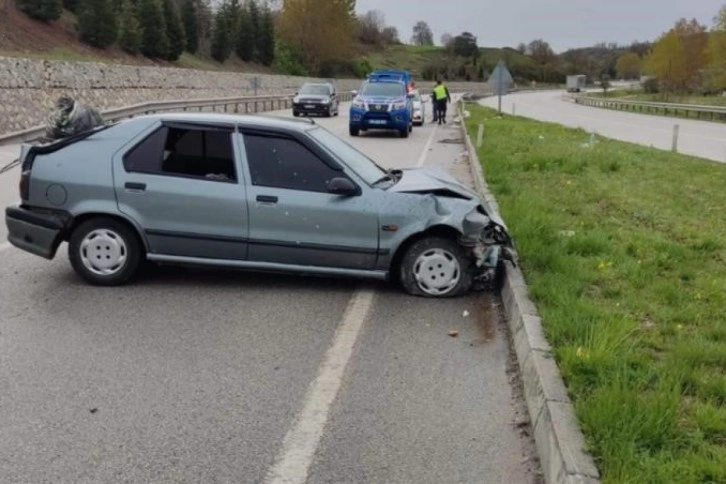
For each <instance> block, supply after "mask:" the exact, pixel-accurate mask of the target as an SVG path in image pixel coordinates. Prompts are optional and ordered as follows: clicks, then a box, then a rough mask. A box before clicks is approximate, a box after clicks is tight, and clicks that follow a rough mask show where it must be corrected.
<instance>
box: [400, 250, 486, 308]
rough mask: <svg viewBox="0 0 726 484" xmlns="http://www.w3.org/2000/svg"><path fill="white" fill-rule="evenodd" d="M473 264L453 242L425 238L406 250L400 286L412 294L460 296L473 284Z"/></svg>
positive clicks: (437, 296)
mask: <svg viewBox="0 0 726 484" xmlns="http://www.w3.org/2000/svg"><path fill="white" fill-rule="evenodd" d="M473 264H474V261H473V259H471V258H470V257H467V255H466V252H465V249H464V248H463V247H462V246H460V245H459V244H458V243H457V242H456V241H454V240H451V239H447V238H444V237H426V238H423V239H420V240H417V241H416V242H414V243H413V244H412V245H411V246H410V247H409V248H408V249H407V250H406V252H405V254H404V255H403V258H402V259H401V264H400V267H399V270H398V275H399V280H400V283H401V286H403V289H404V290H405V291H406V292H407V293H408V294H411V295H413V296H420V297H428V298H451V297H459V296H461V295H463V294H465V293H466V292H468V291H469V290H470V289H471V287H472V285H473V275H472V272H473V271H472V267H473Z"/></svg>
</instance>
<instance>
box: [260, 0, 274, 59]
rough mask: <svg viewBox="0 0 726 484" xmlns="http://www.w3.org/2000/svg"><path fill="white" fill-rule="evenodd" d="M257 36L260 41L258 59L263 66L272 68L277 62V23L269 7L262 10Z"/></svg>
mask: <svg viewBox="0 0 726 484" xmlns="http://www.w3.org/2000/svg"><path fill="white" fill-rule="evenodd" d="M257 36H258V39H259V43H258V50H257V53H258V59H259V61H260V62H261V63H262V64H264V65H266V66H270V65H272V62H273V61H274V60H275V21H274V19H273V18H272V12H271V11H270V9H269V8H268V7H267V6H265V8H264V9H263V10H262V15H261V16H260V28H259V30H258V31H257Z"/></svg>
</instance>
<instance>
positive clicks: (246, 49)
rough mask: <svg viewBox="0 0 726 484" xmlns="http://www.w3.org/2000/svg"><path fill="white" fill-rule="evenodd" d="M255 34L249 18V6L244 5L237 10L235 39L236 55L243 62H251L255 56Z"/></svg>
mask: <svg viewBox="0 0 726 484" xmlns="http://www.w3.org/2000/svg"><path fill="white" fill-rule="evenodd" d="M255 35H256V31H255V25H253V23H252V19H251V18H250V12H249V8H248V7H247V6H245V8H242V9H240V12H239V18H238V20H237V35H236V39H235V52H236V53H237V57H239V58H240V59H242V60H243V61H245V62H252V61H253V60H254V58H255Z"/></svg>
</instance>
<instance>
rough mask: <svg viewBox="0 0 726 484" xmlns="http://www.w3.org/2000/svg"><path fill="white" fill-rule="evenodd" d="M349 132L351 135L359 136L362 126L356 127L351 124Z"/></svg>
mask: <svg viewBox="0 0 726 484" xmlns="http://www.w3.org/2000/svg"><path fill="white" fill-rule="evenodd" d="M348 132H349V133H350V135H351V136H358V135H359V134H360V128H354V127H352V126H350V127H349V128H348Z"/></svg>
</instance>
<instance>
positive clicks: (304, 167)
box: [244, 135, 341, 193]
mask: <svg viewBox="0 0 726 484" xmlns="http://www.w3.org/2000/svg"><path fill="white" fill-rule="evenodd" d="M244 143H245V148H246V151H247V162H248V165H249V169H250V177H251V181H252V184H253V185H255V186H261V187H271V188H284V189H290V190H302V191H311V192H325V193H327V191H328V190H327V186H328V182H329V181H330V180H332V179H333V178H335V177H337V176H340V175H341V173H340V172H339V171H337V170H334V169H333V168H331V167H329V166H328V165H326V164H325V163H324V162H323V161H322V160H321V159H320V158H319V157H318V156H317V155H315V154H314V153H313V152H312V151H310V150H309V149H308V148H306V147H305V146H303V145H302V144H301V143H299V142H298V141H296V140H293V139H289V138H281V137H276V136H261V135H245V136H244Z"/></svg>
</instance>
